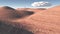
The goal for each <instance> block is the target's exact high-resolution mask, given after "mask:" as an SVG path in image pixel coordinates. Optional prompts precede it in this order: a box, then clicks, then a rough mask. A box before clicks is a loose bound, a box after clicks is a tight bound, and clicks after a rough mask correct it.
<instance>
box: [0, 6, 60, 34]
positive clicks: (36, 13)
mask: <svg viewBox="0 0 60 34" xmlns="http://www.w3.org/2000/svg"><path fill="white" fill-rule="evenodd" d="M0 34H60V6H55V7H52V8H48V9H45V8H36V9H34V8H17V9H14V8H11V7H8V6H3V7H0Z"/></svg>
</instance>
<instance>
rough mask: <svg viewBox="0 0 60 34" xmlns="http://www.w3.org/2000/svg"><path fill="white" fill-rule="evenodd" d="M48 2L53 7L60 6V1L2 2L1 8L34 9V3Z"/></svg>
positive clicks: (14, 0) (20, 0)
mask: <svg viewBox="0 0 60 34" xmlns="http://www.w3.org/2000/svg"><path fill="white" fill-rule="evenodd" d="M39 1H47V2H50V3H51V4H52V5H60V0H0V6H10V7H13V8H18V7H20V8H26V7H32V6H31V4H32V3H33V2H39Z"/></svg>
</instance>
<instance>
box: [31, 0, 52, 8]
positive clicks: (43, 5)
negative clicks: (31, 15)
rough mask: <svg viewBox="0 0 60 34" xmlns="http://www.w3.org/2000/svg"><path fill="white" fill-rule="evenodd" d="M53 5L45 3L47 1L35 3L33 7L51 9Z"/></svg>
mask: <svg viewBox="0 0 60 34" xmlns="http://www.w3.org/2000/svg"><path fill="white" fill-rule="evenodd" d="M51 5H52V4H51V3H49V2H45V1H41V2H33V3H32V4H31V6H33V7H49V6H51Z"/></svg>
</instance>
